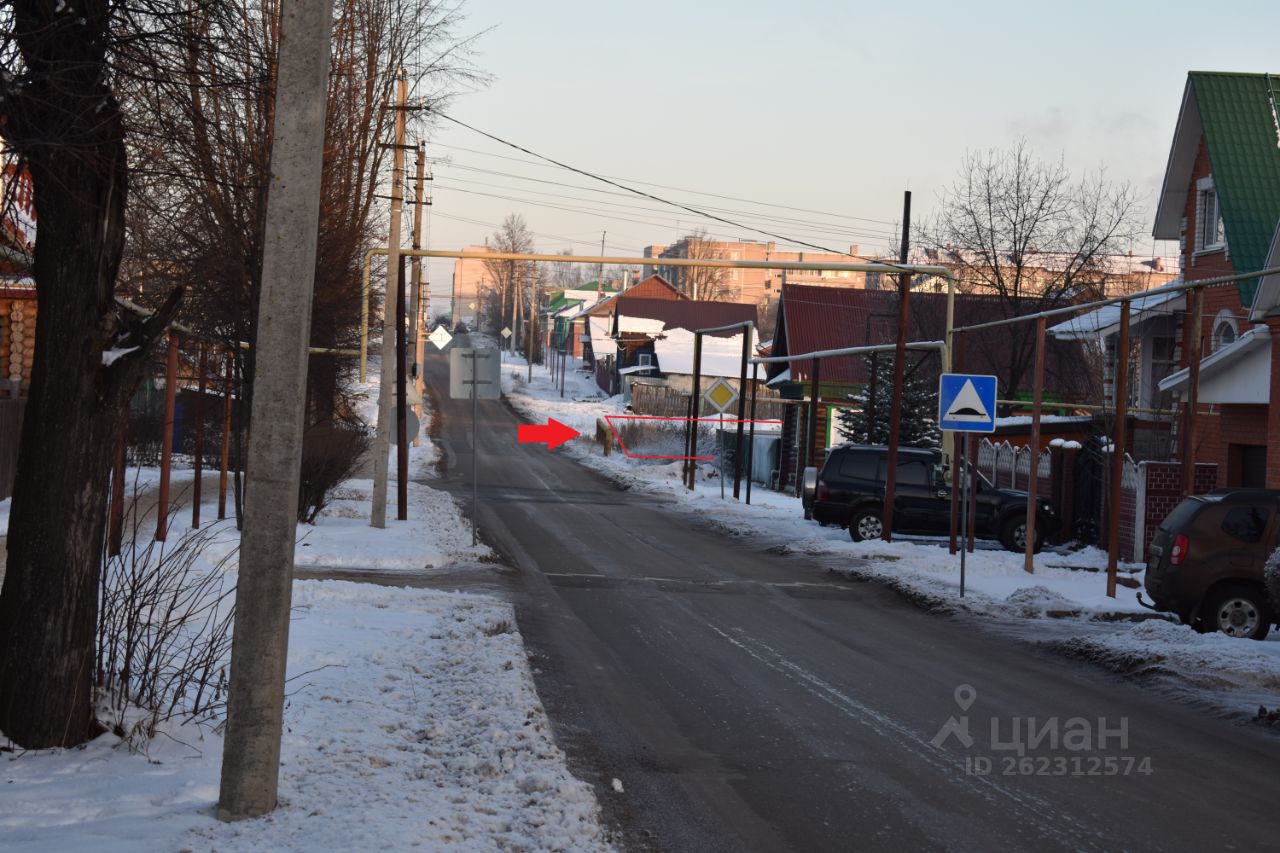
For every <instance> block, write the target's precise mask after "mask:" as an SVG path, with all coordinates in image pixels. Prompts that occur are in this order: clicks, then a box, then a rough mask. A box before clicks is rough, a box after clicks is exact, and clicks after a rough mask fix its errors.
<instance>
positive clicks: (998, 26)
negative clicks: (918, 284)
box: [426, 0, 1280, 288]
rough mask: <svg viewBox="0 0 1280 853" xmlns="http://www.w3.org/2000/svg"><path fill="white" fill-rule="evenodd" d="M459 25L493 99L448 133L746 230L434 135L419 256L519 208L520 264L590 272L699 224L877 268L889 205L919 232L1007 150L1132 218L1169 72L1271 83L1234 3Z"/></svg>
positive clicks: (439, 274)
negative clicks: (1084, 180)
mask: <svg viewBox="0 0 1280 853" xmlns="http://www.w3.org/2000/svg"><path fill="white" fill-rule="evenodd" d="M463 11H464V13H465V15H466V20H465V22H464V24H463V27H462V30H461V32H462V33H464V34H466V35H476V36H477V38H476V41H475V49H476V54H475V57H474V61H475V64H476V66H477V67H478V68H479V69H480V70H482V71H484V72H487V73H488V74H489V75H490V76H491V80H490V82H489V83H488V84H487V85H485V86H483V87H480V88H476V89H474V90H470V91H467V92H464V93H462V94H460V95H459V96H458V97H456V98H455V99H454V100H453V101H452V103H451V104H450V106H449V114H450V115H452V116H453V117H455V118H457V119H459V120H461V121H463V122H465V123H467V124H469V125H472V126H473V127H475V128H478V129H479V130H482V131H485V132H486V133H489V134H492V135H493V136H496V137H499V138H501V139H504V140H507V141H509V142H512V143H515V144H517V145H520V146H522V147H524V148H526V149H528V150H530V151H532V152H536V153H538V154H542V155H545V156H547V157H551V158H554V159H556V160H559V161H561V162H563V163H566V164H569V165H572V166H575V167H577V168H580V169H583V170H586V171H590V172H594V173H597V174H601V175H606V176H609V177H612V178H616V179H622V182H623V183H627V184H629V185H631V186H634V187H636V188H638V189H643V190H645V191H648V192H650V193H653V194H654V195H659V196H662V197H663V198H667V199H670V200H674V201H679V202H681V203H684V204H687V205H689V206H691V207H696V208H700V209H707V208H715V209H716V212H718V213H719V214H720V215H721V216H723V217H724V218H726V219H731V220H733V221H735V222H737V223H739V225H740V226H742V227H734V226H730V225H726V224H724V223H720V222H713V221H708V220H705V219H699V218H698V217H697V216H696V215H695V214H693V213H690V212H687V211H685V210H680V209H677V208H674V207H669V206H665V205H663V204H660V203H658V202H654V201H649V200H646V199H642V198H635V197H633V198H628V197H626V196H625V195H617V194H616V193H619V192H620V191H619V190H617V189H615V188H612V187H608V186H605V185H603V184H599V183H596V182H593V181H591V180H590V179H588V178H585V177H582V176H580V175H576V174H573V173H571V172H567V171H565V170H563V169H559V168H555V167H551V166H548V165H546V164H544V163H540V162H539V161H537V160H536V159H534V158H532V157H530V156H529V155H528V154H525V153H521V152H519V151H516V150H514V149H511V148H509V147H505V146H503V145H502V144H499V143H497V142H494V141H492V140H489V139H486V138H485V137H483V136H481V135H479V134H477V133H475V132H473V131H471V130H467V129H464V128H461V127H458V126H456V125H451V124H450V123H449V122H448V121H445V120H443V119H437V120H436V123H435V124H434V125H433V126H431V127H429V128H428V129H427V131H426V132H427V146H428V156H429V157H430V158H432V159H431V163H432V171H433V174H434V176H435V179H436V180H435V181H434V184H433V187H432V200H433V205H432V208H431V211H430V214H429V217H428V220H427V223H428V231H429V244H430V246H431V247H433V248H460V247H462V246H464V245H471V244H479V243H482V242H483V240H484V238H485V237H486V236H487V235H490V234H492V232H493V231H494V230H495V228H496V227H497V225H498V224H499V223H500V222H501V221H502V219H503V218H504V217H505V216H506V215H507V214H509V213H520V214H521V215H523V216H524V218H525V220H526V222H527V223H528V225H529V227H530V229H531V230H532V231H533V232H534V233H535V235H536V236H535V245H536V248H537V249H538V250H545V251H559V250H562V249H572V250H573V251H574V252H575V253H576V254H579V255H583V254H594V253H596V252H598V251H599V247H600V241H601V232H607V234H606V235H605V238H604V239H605V246H606V251H607V252H608V253H609V254H635V255H639V254H640V253H641V250H642V249H643V247H644V246H646V245H650V244H655V243H661V244H665V243H669V242H672V241H673V240H675V239H678V238H679V237H680V236H681V235H683V234H686V233H689V232H690V231H692V230H694V229H696V228H705V229H706V230H707V231H708V232H709V233H710V234H712V235H714V236H718V237H720V238H722V239H739V238H746V239H757V240H768V239H771V238H769V237H767V236H765V235H763V234H761V233H759V232H758V231H753V230H752V228H751V227H747V226H752V227H754V228H758V229H762V230H765V231H772V232H774V233H776V234H779V235H781V236H784V237H789V238H793V239H798V240H804V241H806V242H812V243H815V244H817V245H821V246H829V247H831V248H834V249H838V250H845V251H847V250H848V247H849V246H850V245H851V244H857V245H858V246H859V247H860V249H859V250H860V251H861V252H870V253H871V254H880V253H883V252H885V251H886V250H887V249H888V248H889V247H890V245H892V243H893V237H892V235H893V233H894V232H895V230H896V227H897V223H898V222H899V221H900V219H901V213H902V194H903V191H904V190H911V191H912V194H913V199H912V204H913V220H915V221H919V220H920V218H922V217H925V216H927V215H928V214H929V213H930V212H931V211H932V210H933V209H934V208H935V207H936V206H937V203H938V199H939V196H940V195H941V193H942V192H943V191H944V190H945V188H946V187H947V185H948V184H949V183H950V182H951V181H953V180H954V179H955V177H956V175H957V172H958V169H959V167H960V164H961V162H962V159H963V158H964V156H965V154H966V152H973V151H985V150H987V149H992V148H1007V147H1009V146H1010V145H1012V144H1013V143H1015V142H1016V141H1018V140H1019V139H1025V140H1026V142H1027V143H1028V144H1029V145H1030V146H1031V147H1032V148H1033V149H1034V150H1035V152H1036V153H1037V154H1038V155H1039V156H1040V157H1042V158H1044V159H1050V160H1057V159H1059V158H1061V159H1062V160H1063V161H1064V162H1065V164H1066V165H1067V166H1068V168H1070V169H1071V170H1072V171H1073V172H1074V173H1077V174H1081V173H1084V172H1086V171H1093V170H1097V169H1100V168H1102V169H1105V170H1106V175H1107V177H1108V179H1110V180H1112V181H1115V182H1129V183H1131V184H1132V185H1133V186H1134V187H1135V188H1136V189H1137V190H1138V191H1139V195H1140V197H1141V199H1142V203H1143V208H1144V210H1143V220H1144V222H1149V221H1150V219H1151V216H1152V211H1153V210H1154V206H1155V202H1156V199H1157V196H1158V192H1159V188H1160V182H1161V179H1162V176H1163V172H1164V167H1165V163H1166V161H1167V159H1168V153H1169V145H1170V142H1171V140H1172V138H1173V130H1174V126H1175V124H1176V121H1177V117H1178V109H1179V106H1180V104H1181V98H1182V93H1183V87H1184V85H1185V82H1186V73H1187V71H1189V70H1193V69H1195V70H1217V71H1251V72H1263V71H1270V72H1275V73H1280V57H1277V56H1276V51H1275V48H1274V44H1275V34H1276V32H1278V31H1280V6H1277V5H1276V4H1275V3H1274V2H1271V3H1268V2H1252V0H1248V2H1242V1H1239V0H1222V1H1221V2H1216V3H1209V4H1206V3H1196V4H1191V3H1183V2H1163V3H1153V2H1146V0H1141V1H1140V2H1133V1H1132V0H1121V2H1116V0H1112V2H1107V3H1101V2H1092V0H1086V1H1085V2H1075V3H1071V4H1062V3H1053V4H1047V3H1036V2H1027V0H1024V1H1023V2H992V1H991V0H975V2H971V3H967V4H962V3H954V2H933V0H915V2H912V3H899V4H889V3H875V4H864V3H856V2H824V0H790V2H787V3H763V2H751V0H738V2H726V0H649V2H645V3H622V2H616V0H604V2H602V0H595V2H586V1H585V0H543V2H537V3H534V2H529V0H468V2H466V3H465V4H464V6H463ZM503 158H516V159H515V160H512V159H503ZM530 178H533V179H538V180H540V181H543V182H547V181H550V182H555V183H539V182H537V181H536V180H535V181H531V180H529V179H530ZM642 182H646V183H642ZM561 184H563V185H561ZM655 185H662V186H655ZM601 190H603V191H604V192H601ZM698 193H704V194H702V195H700V194H698ZM707 194H710V195H707ZM724 197H731V198H724ZM566 208H572V209H566ZM779 242H781V241H779ZM1137 249H1138V250H1145V251H1146V252H1148V253H1150V252H1153V251H1154V252H1155V253H1158V254H1175V253H1176V248H1175V247H1174V246H1172V245H1171V244H1167V243H1161V244H1155V243H1152V242H1151V241H1150V240H1147V241H1146V242H1145V245H1139V246H1138V247H1137ZM451 268H452V263H451V262H449V261H433V262H432V264H431V266H430V270H429V275H430V278H431V280H432V281H433V282H438V283H440V284H442V285H444V287H445V288H447V286H448V282H449V280H450V271H451Z"/></svg>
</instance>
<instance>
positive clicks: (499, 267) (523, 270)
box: [484, 213, 533, 329]
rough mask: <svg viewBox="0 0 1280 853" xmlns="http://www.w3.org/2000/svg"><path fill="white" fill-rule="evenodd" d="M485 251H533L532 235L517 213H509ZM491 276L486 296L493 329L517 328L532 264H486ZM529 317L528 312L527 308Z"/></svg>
mask: <svg viewBox="0 0 1280 853" xmlns="http://www.w3.org/2000/svg"><path fill="white" fill-rule="evenodd" d="M484 245H485V248H488V249H492V250H493V251H495V252H517V253H527V252H531V251H532V250H533V233H532V232H531V231H530V230H529V226H528V225H527V224H525V221H524V217H523V216H521V215H520V214H518V213H512V214H508V216H507V218H506V219H504V220H502V227H501V228H499V229H498V230H497V231H495V232H493V236H491V237H488V238H487V239H485V241H484ZM484 266H485V270H486V271H487V272H488V273H489V287H490V289H489V292H488V293H487V294H486V295H485V305H484V309H485V316H486V318H487V319H488V322H489V325H490V326H491V327H492V328H493V329H501V328H502V327H503V326H510V327H512V328H514V327H515V326H514V324H515V322H516V320H515V317H516V302H517V300H519V299H521V298H522V297H523V296H524V295H525V289H524V283H525V280H526V278H527V277H528V272H529V267H530V265H529V263H527V262H524V261H497V260H494V261H489V260H486V261H485V262H484ZM526 315H527V309H526Z"/></svg>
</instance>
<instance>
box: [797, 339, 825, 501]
mask: <svg viewBox="0 0 1280 853" xmlns="http://www.w3.org/2000/svg"><path fill="white" fill-rule="evenodd" d="M810 364H812V365H813V376H811V377H810V379H809V423H808V427H809V429H808V433H809V436H808V439H809V440H808V442H807V443H806V447H805V454H804V458H803V459H802V460H801V464H800V467H799V470H797V471H796V495H797V496H799V495H800V494H801V493H802V492H803V491H804V469H805V468H808V467H809V464H810V463H811V462H813V456H814V453H815V452H817V449H818V399H819V397H820V396H821V395H822V391H821V388H820V376H821V373H822V362H821V361H819V360H818V359H816V358H815V359H814V360H813V361H812V362H810Z"/></svg>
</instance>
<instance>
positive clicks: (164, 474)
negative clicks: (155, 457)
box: [156, 332, 178, 542]
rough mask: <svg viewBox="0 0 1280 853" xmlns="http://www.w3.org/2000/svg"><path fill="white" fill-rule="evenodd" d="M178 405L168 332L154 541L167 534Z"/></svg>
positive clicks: (174, 352)
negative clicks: (174, 427)
mask: <svg viewBox="0 0 1280 853" xmlns="http://www.w3.org/2000/svg"><path fill="white" fill-rule="evenodd" d="M177 406H178V335H177V333H175V332H170V333H169V351H168V357H167V358H166V359H165V367H164V435H163V436H161V438H160V498H159V502H158V503H157V504H156V541H157V542H163V541H165V539H166V538H168V536H169V475H170V473H171V472H172V470H173V421H174V413H175V412H176V410H177Z"/></svg>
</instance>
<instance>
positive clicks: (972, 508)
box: [964, 433, 978, 554]
mask: <svg viewBox="0 0 1280 853" xmlns="http://www.w3.org/2000/svg"><path fill="white" fill-rule="evenodd" d="M964 446H965V459H967V460H968V463H967V464H968V468H969V495H968V499H967V500H966V503H967V504H968V505H969V517H968V520H967V521H966V523H965V542H964V547H965V550H966V551H968V552H969V553H970V554H972V553H973V543H974V540H975V539H976V538H977V533H978V472H977V471H976V470H975V468H976V466H977V462H978V437H977V436H975V435H974V434H973V433H969V435H968V436H967V437H966V438H965V440H964Z"/></svg>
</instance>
